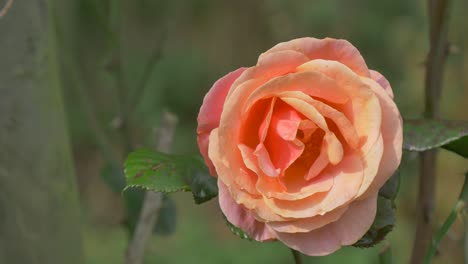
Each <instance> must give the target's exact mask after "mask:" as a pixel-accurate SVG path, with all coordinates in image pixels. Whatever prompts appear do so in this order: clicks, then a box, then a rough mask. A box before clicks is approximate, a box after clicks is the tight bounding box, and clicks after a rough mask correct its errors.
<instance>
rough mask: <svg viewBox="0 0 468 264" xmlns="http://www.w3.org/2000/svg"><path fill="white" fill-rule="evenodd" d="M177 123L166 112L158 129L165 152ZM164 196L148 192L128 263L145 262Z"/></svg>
mask: <svg viewBox="0 0 468 264" xmlns="http://www.w3.org/2000/svg"><path fill="white" fill-rule="evenodd" d="M176 125H177V117H176V116H175V115H173V114H171V113H169V112H164V113H163V115H162V120H161V125H160V127H159V129H158V138H159V139H158V146H157V150H158V151H161V152H165V153H168V152H169V151H170V149H171V145H172V141H173V138H174V132H175V128H176ZM162 198H163V197H162V193H156V192H152V191H147V192H146V194H145V198H144V200H143V205H142V209H141V212H140V217H139V218H138V223H137V226H136V228H135V232H134V234H133V237H132V238H131V241H130V244H129V245H128V248H127V254H126V257H125V263H126V264H141V263H143V260H144V253H145V249H146V246H147V244H148V241H149V239H150V237H151V236H152V234H153V228H154V225H155V224H156V219H157V218H158V214H159V210H160V209H161V206H162Z"/></svg>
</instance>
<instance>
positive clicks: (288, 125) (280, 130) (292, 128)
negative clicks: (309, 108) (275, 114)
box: [274, 120, 300, 141]
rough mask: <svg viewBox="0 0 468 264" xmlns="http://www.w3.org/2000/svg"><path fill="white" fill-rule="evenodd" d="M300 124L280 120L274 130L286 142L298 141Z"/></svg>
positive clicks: (298, 122)
mask: <svg viewBox="0 0 468 264" xmlns="http://www.w3.org/2000/svg"><path fill="white" fill-rule="evenodd" d="M299 124H300V121H292V120H278V121H277V122H276V126H275V128H274V129H275V132H276V133H277V134H278V136H279V137H280V138H281V139H283V140H286V141H293V140H294V139H296V134H297V130H298V129H299Z"/></svg>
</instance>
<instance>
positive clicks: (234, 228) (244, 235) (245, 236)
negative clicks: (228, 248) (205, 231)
mask: <svg viewBox="0 0 468 264" xmlns="http://www.w3.org/2000/svg"><path fill="white" fill-rule="evenodd" d="M223 217H224V220H225V221H226V225H227V226H228V227H229V230H231V232H232V233H233V234H234V235H236V236H238V237H240V238H242V239H247V240H249V241H255V240H254V239H252V238H251V237H250V236H249V235H248V234H247V233H246V232H244V231H243V230H242V229H240V228H239V227H237V226H235V225H233V224H232V223H231V222H229V220H227V218H226V216H225V215H223Z"/></svg>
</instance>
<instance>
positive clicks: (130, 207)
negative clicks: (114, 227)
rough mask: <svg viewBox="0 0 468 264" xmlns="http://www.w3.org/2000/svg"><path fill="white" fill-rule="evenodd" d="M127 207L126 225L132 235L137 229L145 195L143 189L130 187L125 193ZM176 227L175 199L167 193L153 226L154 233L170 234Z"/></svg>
mask: <svg viewBox="0 0 468 264" xmlns="http://www.w3.org/2000/svg"><path fill="white" fill-rule="evenodd" d="M123 197H124V202H125V208H126V215H127V216H126V219H125V222H124V225H125V227H126V228H127V231H128V232H129V234H130V235H133V232H134V231H135V227H136V224H137V222H138V218H139V217H140V212H141V207H142V205H143V200H144V197H145V192H144V190H142V189H136V188H133V189H129V190H127V191H126V192H125V193H124V194H123ZM175 228H176V208H175V203H174V201H173V200H172V199H171V198H170V197H169V196H167V195H163V201H162V206H161V208H160V210H159V213H158V218H157V220H156V223H155V225H154V228H153V233H154V234H157V235H161V236H168V235H170V234H172V233H174V232H175Z"/></svg>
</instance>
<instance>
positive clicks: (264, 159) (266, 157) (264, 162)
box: [254, 143, 280, 177]
mask: <svg viewBox="0 0 468 264" xmlns="http://www.w3.org/2000/svg"><path fill="white" fill-rule="evenodd" d="M254 155H255V157H257V162H258V166H259V167H260V169H261V170H262V171H263V173H265V175H267V176H269V177H278V176H279V174H280V169H277V168H275V166H274V165H273V162H272V161H271V158H270V154H269V153H268V151H267V149H266V148H265V145H263V143H260V144H258V146H257V148H256V149H255V151H254Z"/></svg>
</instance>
